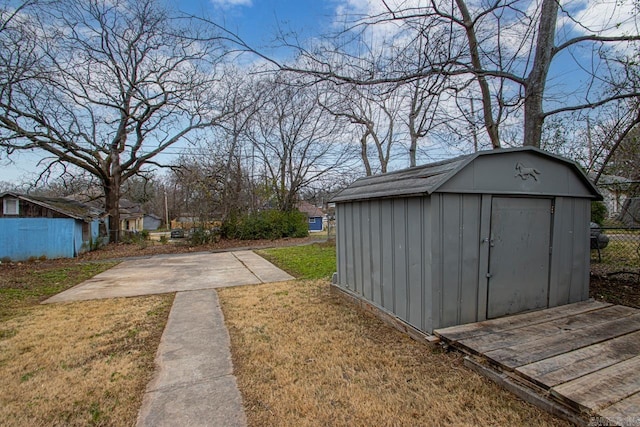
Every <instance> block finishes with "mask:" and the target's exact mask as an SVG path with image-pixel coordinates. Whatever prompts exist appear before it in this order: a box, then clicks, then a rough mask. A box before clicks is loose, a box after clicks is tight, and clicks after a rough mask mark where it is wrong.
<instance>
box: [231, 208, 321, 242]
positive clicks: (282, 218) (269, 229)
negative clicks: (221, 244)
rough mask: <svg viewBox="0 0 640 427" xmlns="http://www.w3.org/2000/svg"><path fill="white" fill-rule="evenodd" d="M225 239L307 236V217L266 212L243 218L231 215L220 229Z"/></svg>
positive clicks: (271, 238)
mask: <svg viewBox="0 0 640 427" xmlns="http://www.w3.org/2000/svg"><path fill="white" fill-rule="evenodd" d="M220 232H221V234H222V236H223V237H225V238H227V239H241V240H251V239H256V240H258V239H270V240H274V239H280V238H283V237H306V236H308V234H309V232H308V227H307V216H306V215H305V214H303V213H302V212H298V211H291V212H282V211H276V210H267V211H261V212H255V213H251V214H248V215H244V216H238V215H232V216H230V217H229V218H228V219H227V220H226V221H225V222H224V223H223V224H222V227H221V229H220Z"/></svg>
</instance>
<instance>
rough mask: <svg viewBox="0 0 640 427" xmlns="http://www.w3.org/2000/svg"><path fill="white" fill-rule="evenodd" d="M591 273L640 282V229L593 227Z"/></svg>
mask: <svg viewBox="0 0 640 427" xmlns="http://www.w3.org/2000/svg"><path fill="white" fill-rule="evenodd" d="M591 272H592V274H597V275H600V276H606V277H613V276H620V277H621V278H623V277H624V278H631V277H633V278H634V279H635V280H637V281H640V228H622V227H592V228H591Z"/></svg>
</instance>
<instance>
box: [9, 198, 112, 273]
mask: <svg viewBox="0 0 640 427" xmlns="http://www.w3.org/2000/svg"><path fill="white" fill-rule="evenodd" d="M0 199H2V210H1V211H0V259H3V258H8V259H10V260H12V261H23V260H27V259H29V258H40V257H46V258H73V257H75V256H77V255H78V254H80V253H82V252H85V251H87V250H89V249H91V247H92V246H93V245H95V244H96V243H97V242H99V241H101V240H102V239H104V238H106V237H105V236H106V235H107V228H106V214H105V212H104V211H103V210H101V209H96V208H94V207H92V206H89V205H86V204H84V203H80V202H78V201H75V200H71V199H65V198H53V197H41V196H30V195H24V194H20V193H15V192H7V193H2V194H0Z"/></svg>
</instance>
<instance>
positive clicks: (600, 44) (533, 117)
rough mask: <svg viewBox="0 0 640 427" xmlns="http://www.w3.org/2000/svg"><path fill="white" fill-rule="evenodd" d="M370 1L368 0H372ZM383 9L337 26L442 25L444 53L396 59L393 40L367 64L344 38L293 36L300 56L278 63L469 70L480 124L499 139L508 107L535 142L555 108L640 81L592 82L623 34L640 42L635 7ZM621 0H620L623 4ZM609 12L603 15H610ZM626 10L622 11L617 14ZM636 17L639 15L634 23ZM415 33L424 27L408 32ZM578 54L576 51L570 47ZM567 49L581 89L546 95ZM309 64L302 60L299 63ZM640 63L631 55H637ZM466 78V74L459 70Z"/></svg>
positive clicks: (425, 31) (596, 99) (343, 72)
mask: <svg viewBox="0 0 640 427" xmlns="http://www.w3.org/2000/svg"><path fill="white" fill-rule="evenodd" d="M372 4H373V3H372ZM381 4H382V5H383V7H382V10H379V11H377V12H375V13H372V14H370V15H369V16H366V17H364V18H360V19H358V20H356V21H354V22H352V23H351V25H350V26H349V27H348V28H347V29H346V30H345V31H344V32H342V33H341V34H340V36H341V39H340V40H343V39H344V38H345V33H363V32H365V31H367V30H369V31H374V29H375V28H378V27H383V28H389V25H390V24H394V25H395V27H394V31H395V33H396V34H399V35H400V37H402V36H404V35H405V33H406V32H413V33H414V34H417V35H418V36H421V37H425V38H427V37H429V34H434V32H436V33H437V32H438V31H441V30H442V29H444V31H445V32H446V34H447V40H448V46H449V49H448V50H447V52H448V55H447V56H446V57H438V58H435V59H434V60H432V61H430V62H429V64H428V66H424V65H423V64H421V63H420V62H419V61H416V62H415V63H414V66H413V67H411V68H407V67H406V66H404V65H403V66H398V62H397V61H396V55H395V53H396V50H395V45H393V44H387V45H386V46H383V48H388V47H389V46H391V47H392V49H388V52H387V53H386V54H379V55H378V57H384V58H386V59H385V60H383V61H381V60H378V61H376V62H375V63H373V62H370V63H369V65H364V66H363V61H362V60H361V58H360V57H359V55H358V51H357V49H354V48H353V46H350V45H349V44H345V43H338V42H336V43H335V44H333V45H328V44H325V45H323V46H322V47H321V48H314V49H305V48H304V47H301V46H299V45H298V46H296V45H295V44H293V43H292V44H291V45H292V46H294V47H296V48H297V49H298V51H299V54H300V55H301V56H302V57H304V58H305V61H298V62H297V63H296V64H278V65H279V66H280V68H281V69H284V70H288V71H291V72H296V73H305V74H307V75H311V76H314V77H315V78H316V79H319V80H332V81H336V82H342V83H350V84H358V85H377V84H387V83H404V82H409V81H415V80H418V79H424V78H428V77H431V76H435V75H437V76H444V77H447V78H448V79H450V81H451V82H452V83H451V84H452V85H453V86H458V85H461V84H462V85H465V84H466V83H465V80H466V79H467V77H469V76H471V77H473V78H474V79H475V80H476V82H477V85H478V90H479V92H480V97H479V98H480V101H481V106H482V108H481V109H480V110H481V114H482V117H483V122H484V127H485V130H486V133H487V136H488V138H489V140H490V141H491V144H492V146H493V147H494V148H498V147H500V146H501V141H502V137H501V135H500V126H503V125H504V126H512V125H513V123H512V120H507V116H511V117H515V116H518V121H519V122H520V123H521V127H520V131H519V134H520V139H521V141H522V144H523V145H532V146H540V139H541V132H542V127H543V124H544V120H545V119H546V118H547V117H549V116H552V115H555V114H559V113H563V112H568V111H577V110H583V109H590V108H596V107H599V106H601V105H604V104H607V103H609V102H615V101H617V100H620V99H629V98H634V97H636V96H637V95H638V91H637V89H632V90H631V91H629V90H627V89H628V88H627V89H622V88H620V90H619V91H617V92H609V93H606V94H605V93H603V92H602V91H599V90H596V89H598V86H599V84H600V82H602V81H608V80H609V78H610V75H611V74H612V71H611V68H610V67H611V66H614V67H615V66H616V64H615V63H613V62H610V61H609V62H608V61H601V58H603V57H607V56H609V55H611V54H614V53H615V52H616V49H617V48H619V47H620V43H621V42H625V43H637V42H638V41H639V40H640V35H639V34H638V33H637V28H638V27H637V25H635V26H634V25H626V24H628V23H629V21H633V20H635V19H636V16H637V13H636V14H629V16H621V17H620V18H619V19H617V18H616V19H613V18H611V19H609V17H606V16H603V17H602V19H603V21H602V25H600V26H599V27H595V26H594V27H593V28H591V27H588V26H587V24H586V23H584V22H580V18H579V16H578V15H577V14H575V13H573V12H572V11H571V10H569V9H561V8H560V7H559V3H558V2H557V0H541V1H540V2H538V3H534V4H532V3H531V2H523V1H509V2H507V1H495V2H489V3H480V4H475V3H474V4H471V3H469V2H465V1H464V0H456V1H455V2H448V1H440V0H433V1H430V2H426V3H421V4H420V5H419V6H413V5H412V3H410V2H391V1H386V0H382V1H381ZM625 4H628V3H627V2H622V3H620V4H618V6H619V7H620V6H624V5H625ZM560 18H562V19H563V20H564V21H567V22H572V23H573V24H575V25H574V28H576V29H575V30H569V29H564V31H563V32H562V33H559V32H558V29H557V23H558V20H559V19H560ZM607 19H609V20H608V21H607ZM621 20H626V21H624V22H623V21H621ZM636 24H637V23H636ZM618 27H622V28H630V30H629V31H628V32H627V33H623V32H621V31H616V29H617V28H618ZM411 40H413V41H414V42H418V40H420V37H413V38H411ZM577 49H586V50H588V51H590V52H592V53H593V57H592V61H591V63H592V64H594V66H593V67H591V68H587V67H585V66H584V65H583V61H582V59H581V58H580V55H578V54H575V51H576V50H577ZM574 54H575V55H574ZM560 57H562V58H563V60H571V59H573V60H574V61H575V62H574V63H575V67H578V68H581V69H582V70H583V71H584V73H585V74H588V75H590V81H586V82H585V84H584V86H585V87H586V88H587V89H586V90H585V91H584V93H583V94H582V98H581V99H578V98H569V95H570V94H569V93H565V94H564V96H562V94H561V93H558V92H556V93H555V96H556V98H558V97H562V101H561V102H551V101H553V99H552V98H551V97H550V96H549V92H548V81H549V71H550V69H551V66H552V65H553V63H554V60H557V59H558V58H560ZM301 63H303V64H305V65H307V66H305V67H301V66H299V64H301ZM636 66H637V65H636ZM460 79H462V81H461V80H460Z"/></svg>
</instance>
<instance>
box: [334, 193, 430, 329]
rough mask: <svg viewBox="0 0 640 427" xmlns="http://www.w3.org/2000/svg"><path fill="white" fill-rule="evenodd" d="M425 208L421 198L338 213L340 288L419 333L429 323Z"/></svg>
mask: <svg viewBox="0 0 640 427" xmlns="http://www.w3.org/2000/svg"><path fill="white" fill-rule="evenodd" d="M425 205H426V206H425ZM428 205H429V199H425V198H408V199H385V200H376V201H371V202H354V203H341V204H340V205H339V208H338V209H337V222H338V229H339V231H338V239H337V253H338V260H339V262H338V264H339V270H338V285H339V286H341V287H343V288H345V289H348V290H350V291H352V292H355V293H357V294H359V295H362V296H363V297H364V298H366V299H367V300H368V301H370V302H372V303H374V304H375V305H377V306H378V307H380V308H383V309H385V310H386V311H388V312H391V313H394V314H395V315H396V316H398V317H399V318H400V319H402V320H404V321H406V322H407V323H409V324H410V325H412V326H414V327H416V328H418V329H422V330H424V329H425V328H430V324H431V321H432V320H431V317H432V315H431V302H430V298H431V291H430V287H429V288H427V287H426V284H425V281H426V278H427V277H428V274H429V272H430V265H429V262H430V260H431V256H430V255H428V256H427V251H425V250H424V249H425V246H426V245H427V244H428V242H429V241H430V237H429V236H430V231H429V228H428V227H427V222H426V221H427V220H428V218H430V215H426V211H427V210H428ZM340 227H344V228H347V229H346V230H343V229H342V228H340Z"/></svg>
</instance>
